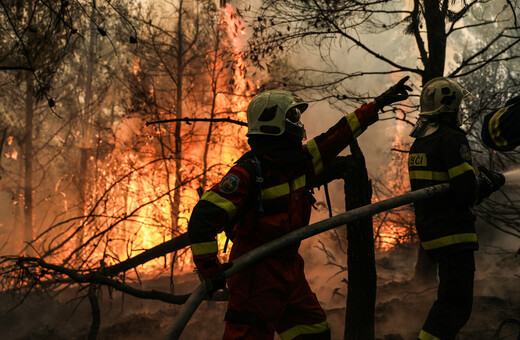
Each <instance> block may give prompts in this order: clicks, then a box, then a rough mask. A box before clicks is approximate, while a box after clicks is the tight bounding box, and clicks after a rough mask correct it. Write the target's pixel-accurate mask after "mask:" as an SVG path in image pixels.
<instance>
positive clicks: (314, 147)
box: [307, 139, 323, 175]
mask: <svg viewBox="0 0 520 340" xmlns="http://www.w3.org/2000/svg"><path fill="white" fill-rule="evenodd" d="M307 150H309V153H310V154H311V156H312V165H313V166H314V174H315V175H317V174H319V173H320V172H321V171H322V170H323V161H322V160H321V153H320V149H319V148H318V144H316V141H315V140H314V139H311V140H310V141H309V142H307Z"/></svg>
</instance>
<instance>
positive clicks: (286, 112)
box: [247, 90, 309, 137]
mask: <svg viewBox="0 0 520 340" xmlns="http://www.w3.org/2000/svg"><path fill="white" fill-rule="evenodd" d="M308 106H309V104H307V103H306V102H304V101H303V100H302V99H301V98H300V97H298V96H297V95H295V94H294V93H292V92H290V91H284V90H269V91H265V92H262V93H260V94H259V95H257V96H256V97H254V98H253V99H252V100H251V102H250V103H249V106H248V107H247V135H248V136H251V135H268V136H280V135H281V134H283V133H284V132H285V131H286V130H287V132H289V133H292V134H295V135H297V136H299V137H304V135H305V129H304V127H303V123H302V122H301V120H300V116H301V114H302V113H303V111H305V110H306V109H307V107H308Z"/></svg>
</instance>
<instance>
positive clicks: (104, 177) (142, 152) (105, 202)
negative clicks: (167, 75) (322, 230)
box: [71, 4, 253, 275]
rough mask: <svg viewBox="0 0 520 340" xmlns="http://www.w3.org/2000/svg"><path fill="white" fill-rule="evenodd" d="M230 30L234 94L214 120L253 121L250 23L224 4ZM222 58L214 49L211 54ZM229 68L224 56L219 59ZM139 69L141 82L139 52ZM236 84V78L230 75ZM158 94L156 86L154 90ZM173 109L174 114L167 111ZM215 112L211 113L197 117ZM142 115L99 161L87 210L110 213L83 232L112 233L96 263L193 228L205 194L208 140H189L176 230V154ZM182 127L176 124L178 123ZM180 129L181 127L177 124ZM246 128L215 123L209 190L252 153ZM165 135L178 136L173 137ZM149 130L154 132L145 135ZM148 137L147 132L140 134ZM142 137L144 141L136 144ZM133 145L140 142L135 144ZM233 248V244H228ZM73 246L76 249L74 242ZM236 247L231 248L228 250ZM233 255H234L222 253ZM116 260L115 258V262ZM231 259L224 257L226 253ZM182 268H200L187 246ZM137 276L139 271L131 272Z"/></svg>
mask: <svg viewBox="0 0 520 340" xmlns="http://www.w3.org/2000/svg"><path fill="white" fill-rule="evenodd" d="M221 16H222V20H221V21H222V23H225V27H224V31H225V32H226V34H227V35H228V40H229V42H228V44H229V45H227V46H225V47H226V48H227V49H228V50H231V52H232V55H233V69H232V74H231V77H232V78H233V79H232V83H233V93H235V94H239V95H227V94H224V93H225V92H226V91H224V90H219V91H218V92H219V93H218V94H217V96H216V101H215V102H216V109H215V113H216V115H215V116H214V118H223V117H228V116H229V114H228V113H226V114H224V113H220V114H219V112H234V113H236V116H233V117H232V118H233V119H237V120H242V121H245V120H246V113H245V111H246V108H247V104H248V99H247V95H249V94H251V93H249V89H250V88H253V86H251V84H249V83H248V80H247V79H246V77H245V67H246V66H245V60H244V59H243V57H242V56H241V53H240V52H241V44H242V42H241V38H242V36H243V34H244V33H243V26H242V24H241V23H240V21H239V18H238V16H237V14H236V12H235V10H234V9H233V8H232V7H231V6H230V5H229V4H227V5H226V6H225V8H223V9H222V10H221ZM211 57H213V58H214V57H216V56H215V55H213V56H211V54H209V56H208V58H211ZM217 62H218V64H219V65H218V66H217V67H221V66H222V64H223V62H222V61H218V60H217ZM131 71H132V73H133V74H134V76H136V77H137V80H138V81H141V77H140V76H139V72H140V60H139V59H138V58H136V59H135V60H134V64H133V67H132V70H131ZM225 84H226V86H229V85H227V84H229V78H228V79H226V81H225ZM150 94H151V95H153V92H150ZM163 114H164V115H167V112H164V113H163ZM197 118H208V116H204V117H203V116H197ZM143 123H144V122H143V121H142V120H140V119H137V118H136V119H126V120H124V121H123V123H122V124H120V126H119V128H118V130H117V131H116V137H118V138H119V140H118V143H116V146H115V149H114V150H113V151H112V152H111V153H110V155H109V157H108V158H107V159H106V160H104V161H103V163H104V164H98V165H97V169H98V170H97V171H98V172H97V174H96V178H99V179H101V180H98V181H97V182H96V183H91V184H90V188H89V189H90V191H91V197H92V199H91V201H90V202H88V205H87V207H86V215H88V214H89V213H92V214H94V215H97V214H98V213H97V212H98V211H100V210H102V211H103V212H104V214H106V216H98V217H96V218H95V219H86V220H85V221H84V223H85V226H86V227H85V228H84V232H83V234H82V236H81V238H82V240H83V242H84V241H85V240H89V238H92V237H95V236H96V235H99V234H101V233H105V236H104V237H103V242H102V243H103V245H101V243H100V244H99V245H98V247H97V249H96V250H95V251H91V252H88V253H85V257H86V256H87V255H88V258H89V261H90V262H91V263H96V260H97V261H99V260H100V259H101V258H103V259H104V261H105V262H107V265H111V264H114V263H117V262H120V261H123V260H125V259H127V258H130V257H133V256H135V255H137V254H139V253H141V252H142V251H143V250H145V249H150V248H152V247H154V246H156V245H158V244H160V243H163V242H165V241H167V240H169V239H170V238H172V237H175V236H177V235H180V234H182V233H184V232H186V230H187V223H188V221H189V218H190V213H191V210H192V208H193V206H194V205H195V204H196V202H197V201H198V199H199V194H198V193H197V189H198V187H199V185H200V179H201V176H202V173H203V168H202V166H201V158H202V155H203V153H204V152H203V151H204V148H205V145H206V140H205V139H204V138H194V139H193V140H189V141H188V142H186V141H184V142H183V165H182V168H181V169H180V172H181V174H182V180H183V181H184V185H183V186H182V189H181V201H180V213H179V215H178V224H177V226H176V227H175V228H174V231H173V235H174V236H172V222H173V221H174V216H172V211H173V208H172V207H173V204H174V203H175V202H173V199H174V198H173V190H174V186H175V182H176V181H175V176H176V171H175V169H174V160H168V159H166V160H165V159H161V158H160V156H159V155H160V152H159V151H160V150H161V145H160V144H158V142H157V141H158V137H161V136H160V133H161V132H160V131H159V128H157V127H156V126H151V127H146V128H144V127H143V125H144V124H143ZM173 126H174V125H173ZM173 129H174V127H173ZM244 129H245V128H244V127H242V126H238V125H232V124H220V125H218V126H216V127H215V126H214V127H213V130H212V131H213V138H212V140H211V141H210V144H211V150H210V152H209V154H208V163H207V166H208V169H209V172H208V174H207V185H206V187H205V188H203V189H204V190H207V189H209V187H210V186H211V185H213V184H214V183H215V182H216V181H218V180H219V179H220V177H221V176H222V175H223V173H224V172H226V171H227V170H228V169H229V166H231V165H232V164H233V162H235V161H236V160H237V159H238V158H239V157H240V156H241V154H242V153H243V152H244V151H245V150H244V145H245V143H244V139H245V130H244ZM182 131H183V132H182V134H183V138H184V136H185V135H187V134H190V133H191V134H193V135H197V134H201V135H202V134H205V133H206V134H207V133H208V132H207V131H208V124H207V123H200V124H192V125H190V126H187V125H185V124H183V126H182ZM162 133H163V135H162V138H173V135H170V136H164V131H163V132H162ZM142 136H149V138H142ZM139 137H141V138H139ZM136 140H137V142H136ZM132 143H133V144H132ZM225 241H226V237H225V235H224V234H223V233H221V234H220V235H219V236H218V242H219V248H220V249H223V247H224V243H225ZM228 248H229V245H228ZM71 249H72V248H71ZM228 253H229V251H228ZM222 256H223V257H227V254H224V255H222ZM110 259H113V260H110ZM223 260H224V259H223ZM175 261H176V265H177V268H178V269H177V270H191V269H193V264H192V256H191V253H190V252H189V251H188V252H187V251H186V249H184V250H181V251H179V252H178V254H177V256H176V258H175ZM170 264H171V259H170V257H168V259H165V258H160V259H156V260H154V261H150V262H148V263H146V264H144V265H143V266H140V267H139V275H143V274H144V275H147V274H150V275H158V274H160V273H161V272H163V271H164V269H165V268H167V267H168V266H169V265H170ZM129 274H131V273H129Z"/></svg>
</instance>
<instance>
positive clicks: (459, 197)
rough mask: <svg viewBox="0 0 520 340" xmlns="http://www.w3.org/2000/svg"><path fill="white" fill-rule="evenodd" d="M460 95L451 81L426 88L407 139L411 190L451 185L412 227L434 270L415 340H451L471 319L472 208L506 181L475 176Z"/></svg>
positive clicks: (422, 207)
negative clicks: (434, 283) (431, 297)
mask: <svg viewBox="0 0 520 340" xmlns="http://www.w3.org/2000/svg"><path fill="white" fill-rule="evenodd" d="M463 98H464V90H463V89H462V87H461V86H460V85H459V84H458V83H457V82H455V81H454V80H452V79H449V78H444V77H440V78H435V79H432V80H430V81H429V82H427V83H426V84H425V85H424V87H423V90H422V93H421V98H420V106H421V108H420V110H421V111H420V113H419V119H418V121H417V124H416V125H415V127H414V129H413V130H412V133H411V136H412V137H414V138H416V139H415V141H414V143H413V145H412V147H411V149H410V154H409V158H408V170H409V175H410V182H411V186H412V190H418V189H421V188H425V187H428V186H431V185H435V184H438V183H442V182H449V183H450V187H451V191H450V193H449V194H447V195H445V196H442V197H438V198H431V199H429V200H426V201H423V202H416V203H415V205H414V208H415V223H416V228H417V233H418V234H419V238H420V241H421V246H422V247H423V249H424V250H425V251H426V253H427V254H428V255H429V257H430V258H431V259H432V260H433V261H435V262H437V264H438V275H439V287H438V292H437V300H436V301H435V302H434V304H433V306H432V307H431V309H430V312H429V314H428V316H427V318H426V321H425V323H424V325H423V328H422V331H421V332H420V334H419V339H422V340H439V339H442V340H445V339H454V338H455V336H456V334H457V333H458V331H459V330H460V329H461V328H462V327H463V326H464V325H465V324H466V322H467V321H468V319H469V317H470V314H471V307H472V301H473V277H474V271H475V260H474V251H475V250H477V249H478V242H477V235H476V232H475V216H474V215H473V213H472V209H471V208H472V207H473V206H474V205H475V203H480V201H482V199H484V198H485V197H487V196H489V195H490V194H491V193H492V192H493V191H496V190H498V189H499V188H500V187H501V186H502V185H503V184H504V181H505V180H504V176H502V175H501V174H499V173H493V172H490V171H488V170H487V169H485V168H483V167H479V169H480V170H481V174H480V177H478V178H477V177H476V176H475V171H474V169H473V165H472V162H471V152H470V148H469V144H468V141H467V139H466V136H465V133H464V131H462V130H461V129H460V127H459V126H460V117H459V106H460V103H461V101H462V99H463Z"/></svg>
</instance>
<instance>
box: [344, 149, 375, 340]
mask: <svg viewBox="0 0 520 340" xmlns="http://www.w3.org/2000/svg"><path fill="white" fill-rule="evenodd" d="M350 150H351V152H352V161H353V162H352V165H351V166H350V167H348V168H347V169H346V172H345V202H346V210H347V211H348V210H352V209H355V208H357V207H360V206H363V205H367V204H370V203H371V198H372V184H371V182H370V180H369V179H368V173H367V169H366V164H365V157H364V156H363V152H362V151H361V149H360V148H359V145H358V144H357V142H356V141H354V142H353V143H352V144H351V145H350ZM347 241H348V249H347V256H348V260H347V265H348V295H347V311H346V315H345V333H344V334H345V339H347V340H371V339H374V313H375V301H376V265H375V255H374V234H373V230H372V217H367V218H366V219H363V220H360V221H357V222H353V223H349V224H347Z"/></svg>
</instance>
